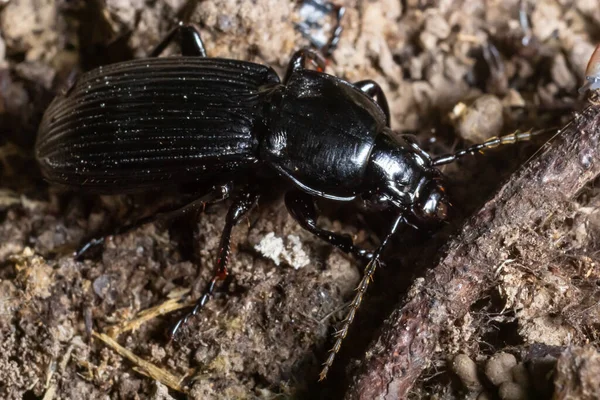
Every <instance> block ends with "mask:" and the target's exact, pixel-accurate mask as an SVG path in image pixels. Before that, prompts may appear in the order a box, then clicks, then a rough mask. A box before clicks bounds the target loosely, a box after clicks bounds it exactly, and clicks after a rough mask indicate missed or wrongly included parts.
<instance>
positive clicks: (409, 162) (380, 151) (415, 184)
mask: <svg viewBox="0 0 600 400" xmlns="http://www.w3.org/2000/svg"><path fill="white" fill-rule="evenodd" d="M365 182H366V188H367V190H366V191H365V192H364V193H363V195H362V197H363V199H365V201H366V204H367V206H368V207H369V208H376V209H385V208H396V209H400V210H401V211H402V212H403V213H405V215H406V216H407V217H408V218H409V219H410V220H414V222H415V224H417V225H428V224H431V223H437V222H440V221H444V220H446V219H447V218H448V212H449V210H450V202H449V201H448V198H447V196H446V194H445V192H444V187H443V185H442V180H441V176H440V173H439V172H438V170H437V169H435V168H434V167H433V166H432V165H431V158H430V157H429V155H428V154H427V153H425V151H423V150H422V149H421V148H420V147H419V146H418V145H417V144H416V143H415V142H414V140H411V138H410V137H407V136H402V137H400V138H399V139H395V138H393V137H392V135H391V134H390V132H389V131H387V132H386V131H384V132H383V133H382V134H380V135H379V136H378V137H377V139H376V143H375V146H374V148H373V151H372V153H371V156H370V158H369V163H368V166H367V171H366V179H365Z"/></svg>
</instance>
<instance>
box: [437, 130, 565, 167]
mask: <svg viewBox="0 0 600 400" xmlns="http://www.w3.org/2000/svg"><path fill="white" fill-rule="evenodd" d="M555 130H556V128H547V129H540V130H537V131H532V130H531V129H530V130H528V131H525V132H521V131H518V130H517V131H515V132H513V133H511V134H510V135H505V136H500V137H498V136H494V137H491V138H489V139H488V140H486V141H485V142H483V143H479V144H475V145H473V146H470V147H467V148H466V149H463V150H459V151H457V152H456V153H454V154H446V155H443V156H439V157H436V158H434V159H433V161H432V165H433V166H434V167H437V166H440V165H445V164H450V163H453V162H455V161H457V160H458V159H460V158H462V157H464V156H466V155H468V154H475V153H477V152H483V151H484V150H489V149H493V148H495V147H498V146H501V145H505V144H514V143H517V142H525V141H528V140H531V139H532V138H533V137H535V136H538V135H542V134H545V133H547V132H551V131H555Z"/></svg>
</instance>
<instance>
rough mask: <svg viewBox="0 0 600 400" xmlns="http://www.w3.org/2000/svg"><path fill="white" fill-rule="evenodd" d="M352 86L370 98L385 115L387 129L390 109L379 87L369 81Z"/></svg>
mask: <svg viewBox="0 0 600 400" xmlns="http://www.w3.org/2000/svg"><path fill="white" fill-rule="evenodd" d="M354 86H356V87H357V88H359V89H360V90H362V91H363V92H365V93H366V94H367V95H369V96H371V97H372V98H373V100H375V102H376V103H377V105H378V106H379V108H381V111H383V113H384V114H385V123H386V125H387V126H388V127H389V126H390V107H389V106H388V102H387V98H386V97H385V93H384V92H383V89H381V86H379V84H378V83H377V82H375V81H372V80H370V79H367V80H364V81H358V82H356V83H354Z"/></svg>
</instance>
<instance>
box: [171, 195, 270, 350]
mask: <svg viewBox="0 0 600 400" xmlns="http://www.w3.org/2000/svg"><path fill="white" fill-rule="evenodd" d="M259 197H260V195H259V194H258V192H257V191H256V189H255V188H253V187H250V186H247V187H246V188H245V189H244V190H242V191H241V192H240V193H239V194H238V196H237V197H236V198H235V200H234V201H233V204H232V205H231V206H230V207H229V211H228V212H227V217H226V219H225V227H224V228H223V233H221V241H220V243H219V253H218V254H217V262H216V267H215V274H214V276H213V278H212V279H211V280H210V282H209V283H208V285H207V286H206V289H205V290H204V293H203V294H202V296H201V297H200V299H199V300H198V301H197V302H196V305H195V306H194V308H193V310H192V311H191V312H189V313H187V314H186V315H185V316H184V317H183V318H181V319H180V320H179V321H177V323H176V324H175V325H174V326H173V328H171V330H170V332H169V336H170V338H171V339H173V338H174V337H175V335H176V334H177V331H178V330H179V328H180V327H181V326H183V325H185V324H186V323H187V321H188V320H189V319H190V318H191V317H193V316H194V315H196V314H198V312H199V311H200V309H202V308H203V307H204V306H205V305H206V303H207V302H208V300H210V298H211V297H212V296H213V292H214V290H215V286H216V285H217V283H219V282H222V281H223V280H225V278H227V276H228V275H229V270H228V269H227V264H228V263H229V254H230V251H231V231H232V230H233V227H234V226H236V225H237V224H238V222H240V220H241V219H242V217H244V215H246V214H247V213H248V211H250V210H251V209H252V207H254V205H255V204H256V202H257V201H258V198H259Z"/></svg>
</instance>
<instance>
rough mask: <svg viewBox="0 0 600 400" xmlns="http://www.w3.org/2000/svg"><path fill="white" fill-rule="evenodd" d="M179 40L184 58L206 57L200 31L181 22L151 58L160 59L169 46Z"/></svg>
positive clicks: (153, 52)
mask: <svg viewBox="0 0 600 400" xmlns="http://www.w3.org/2000/svg"><path fill="white" fill-rule="evenodd" d="M173 40H177V41H178V42H179V47H180V48H181V54H182V55H184V56H197V57H206V49H205V48H204V42H203V41H202V37H201V35H200V29H199V28H198V27H197V26H196V25H194V24H184V23H183V22H179V23H178V24H177V26H176V27H175V28H173V29H171V31H170V32H169V33H168V34H167V36H165V38H164V39H163V40H162V41H161V42H160V43H159V44H158V45H157V46H156V47H155V48H154V50H152V52H150V55H149V57H158V56H160V55H161V53H162V52H163V51H164V50H165V49H166V48H167V46H168V45H170V44H171V42H173Z"/></svg>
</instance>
